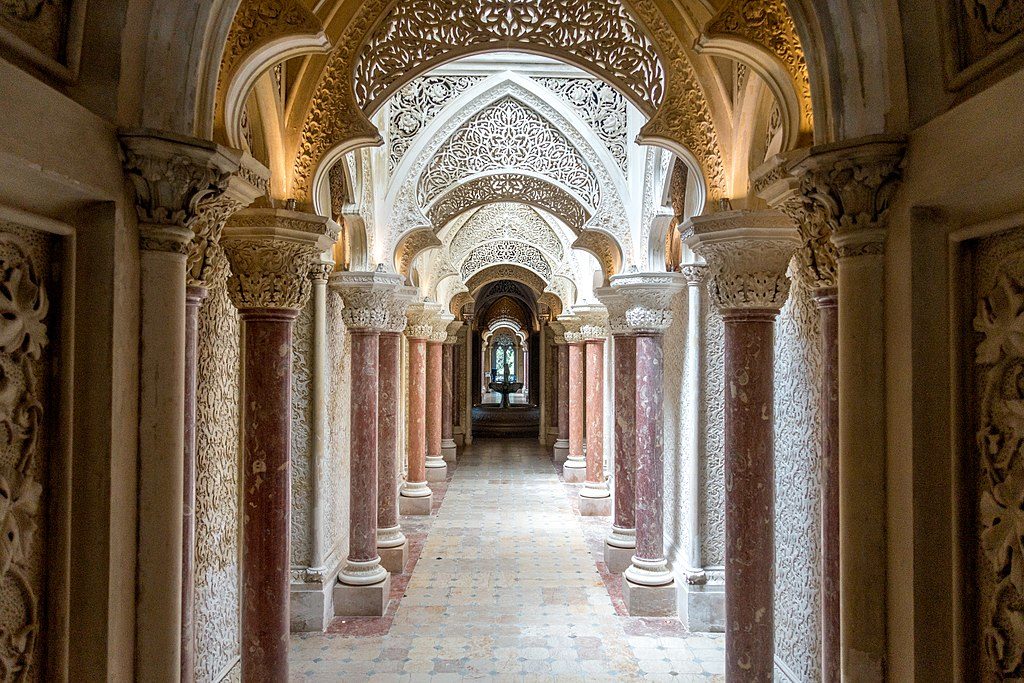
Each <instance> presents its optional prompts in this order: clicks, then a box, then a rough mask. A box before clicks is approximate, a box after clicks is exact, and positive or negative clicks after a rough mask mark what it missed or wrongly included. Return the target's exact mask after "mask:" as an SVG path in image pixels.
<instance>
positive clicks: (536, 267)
mask: <svg viewBox="0 0 1024 683" xmlns="http://www.w3.org/2000/svg"><path fill="white" fill-rule="evenodd" d="M501 263H507V264H515V265H518V266H521V267H523V268H526V269H528V270H530V271H532V272H534V273H536V274H537V275H539V276H540V277H541V278H543V279H544V281H545V282H547V281H549V280H550V279H551V277H552V275H553V273H554V264H553V263H552V262H551V261H550V259H549V258H548V257H547V255H546V254H544V252H542V251H541V250H540V249H538V248H537V247H535V246H533V245H531V244H529V243H527V242H520V241H516V240H494V241H491V242H485V243H483V244H480V245H477V247H476V248H475V249H473V250H472V251H470V252H468V253H467V254H466V256H465V258H463V259H462V260H461V261H460V262H459V264H458V266H459V272H460V274H461V276H462V279H463V280H467V281H468V280H469V279H470V278H472V277H473V275H474V274H476V273H478V272H480V271H481V270H484V269H486V268H490V267H491V266H493V265H497V264H501Z"/></svg>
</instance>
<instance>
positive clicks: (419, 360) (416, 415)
mask: <svg viewBox="0 0 1024 683" xmlns="http://www.w3.org/2000/svg"><path fill="white" fill-rule="evenodd" d="M440 311H441V307H440V306H438V305H437V304H434V303H416V304H413V305H411V306H409V308H408V310H407V311H406V316H407V317H408V319H409V325H408V327H406V330H405V334H406V336H407V337H408V338H409V419H408V423H409V425H408V428H409V432H408V440H407V448H408V458H409V467H408V472H407V474H406V480H405V482H403V484H402V489H401V492H400V494H399V496H398V510H399V512H401V514H403V515H429V514H430V508H431V500H432V497H433V496H432V493H431V491H430V487H429V486H428V485H427V468H426V462H427V340H428V339H430V338H431V337H432V336H433V335H434V322H433V320H434V318H436V317H437V315H438V313H440ZM442 462H444V461H442Z"/></svg>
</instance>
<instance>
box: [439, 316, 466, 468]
mask: <svg viewBox="0 0 1024 683" xmlns="http://www.w3.org/2000/svg"><path fill="white" fill-rule="evenodd" d="M460 327H462V323H461V322H459V321H454V320H453V321H452V322H450V323H449V324H448V326H447V328H446V332H447V334H446V336H445V340H444V344H443V348H442V350H441V457H442V458H444V461H445V462H446V463H454V462H455V461H456V454H457V451H456V447H455V436H454V429H453V427H454V422H455V420H454V418H453V415H454V413H455V410H456V408H455V393H456V392H455V367H456V366H455V351H456V348H455V345H456V344H457V343H458V341H459V337H458V335H457V332H458V330H459V328H460Z"/></svg>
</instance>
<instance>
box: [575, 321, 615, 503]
mask: <svg viewBox="0 0 1024 683" xmlns="http://www.w3.org/2000/svg"><path fill="white" fill-rule="evenodd" d="M584 346H585V347H586V356H587V360H586V362H587V370H586V372H587V387H586V390H587V411H586V416H587V480H586V484H585V490H584V491H583V492H581V494H580V495H586V493H587V491H588V490H589V491H591V492H598V493H600V497H604V496H608V495H609V492H608V482H607V481H605V477H604V340H603V339H588V340H587V341H586V343H585V344H584Z"/></svg>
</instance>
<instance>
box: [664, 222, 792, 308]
mask: <svg viewBox="0 0 1024 683" xmlns="http://www.w3.org/2000/svg"><path fill="white" fill-rule="evenodd" d="M683 241H684V242H685V243H686V244H687V246H689V247H690V248H691V249H693V250H694V252H696V253H697V254H699V255H700V256H702V257H703V258H704V260H705V261H707V263H708V269H709V272H708V275H709V282H708V292H709V294H710V295H711V300H712V301H713V302H714V303H715V305H716V306H718V307H719V309H721V310H738V309H761V310H774V311H778V310H780V309H781V308H782V306H783V304H785V303H786V297H787V296H789V278H788V277H787V276H786V270H787V268H788V267H789V262H790V261H791V260H792V258H793V253H794V252H795V251H796V249H797V247H799V246H800V238H799V235H798V233H797V230H796V228H795V227H794V226H793V224H792V221H791V220H790V219H789V218H788V217H787V216H785V215H784V214H781V213H779V212H778V211H754V212H751V211H728V212H720V213H716V214H713V215H710V216H697V217H696V218H692V219H691V220H690V221H689V224H688V226H687V228H686V230H685V232H684V233H683Z"/></svg>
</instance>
